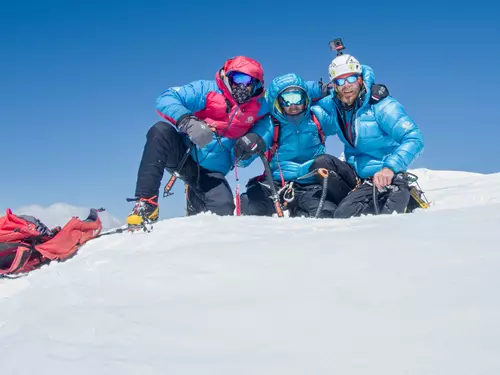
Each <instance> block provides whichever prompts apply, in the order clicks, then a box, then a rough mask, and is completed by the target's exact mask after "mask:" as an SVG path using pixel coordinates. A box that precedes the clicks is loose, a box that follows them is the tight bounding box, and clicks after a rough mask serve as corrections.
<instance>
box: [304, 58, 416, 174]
mask: <svg viewBox="0 0 500 375" xmlns="http://www.w3.org/2000/svg"><path fill="white" fill-rule="evenodd" d="M365 68H366V67H365V66H364V67H363V69H365ZM373 81H374V77H373V80H371V81H367V80H366V79H365V89H366V94H365V96H364V99H363V100H362V102H361V104H360V106H359V108H358V109H357V110H355V113H354V118H353V121H352V125H353V126H352V128H351V129H350V130H351V132H350V136H351V137H350V138H351V139H348V138H347V137H346V136H345V134H344V132H343V131H342V128H341V125H340V124H341V123H342V122H341V113H340V109H339V105H338V99H336V98H335V96H334V95H335V94H332V95H330V96H327V97H325V98H323V99H322V100H320V101H319V102H318V103H317V105H315V106H314V107H313V108H312V111H313V112H314V113H315V114H316V116H317V118H318V120H319V121H320V123H321V125H322V126H325V127H328V126H330V124H334V127H335V129H336V130H335V131H336V133H337V135H338V137H339V139H340V140H341V141H342V142H343V143H344V154H345V157H346V161H347V163H349V164H350V165H351V166H352V167H353V168H354V169H355V171H356V173H357V174H358V176H359V177H361V178H367V177H371V176H373V175H374V174H375V173H376V172H378V171H379V170H381V169H382V168H384V167H387V168H390V169H391V170H392V171H394V172H395V173H397V172H401V171H406V170H407V168H408V166H409V165H410V164H411V163H412V162H413V161H414V160H415V159H416V158H417V157H418V156H419V155H420V153H421V152H422V150H423V147H424V141H423V137H422V133H421V132H420V130H419V129H418V127H417V125H416V124H415V123H414V122H413V121H412V119H410V117H409V116H408V115H407V114H406V112H405V110H404V108H403V106H402V105H401V104H400V103H399V102H398V101H397V100H396V99H394V98H393V97H390V96H389V97H387V98H385V99H383V100H382V101H380V102H379V103H377V104H373V105H370V104H369V103H368V101H369V98H370V88H371V85H372V83H373Z"/></svg>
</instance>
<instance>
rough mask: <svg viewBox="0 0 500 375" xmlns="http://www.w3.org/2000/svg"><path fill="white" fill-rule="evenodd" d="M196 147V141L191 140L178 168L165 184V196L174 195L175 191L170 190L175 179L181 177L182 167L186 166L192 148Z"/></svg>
mask: <svg viewBox="0 0 500 375" xmlns="http://www.w3.org/2000/svg"><path fill="white" fill-rule="evenodd" d="M193 147H194V143H192V142H191V144H190V145H189V147H188V148H187V150H186V152H185V153H184V156H183V157H182V159H181V161H180V162H179V164H178V165H177V168H175V170H174V172H173V173H172V176H170V179H169V180H168V182H167V184H166V185H165V188H164V189H163V198H165V197H168V196H169V195H172V194H173V193H171V192H170V190H172V188H173V187H174V184H175V181H177V179H178V178H179V177H180V170H181V169H182V167H184V164H186V160H187V158H188V157H189V154H190V153H191V150H192V149H193Z"/></svg>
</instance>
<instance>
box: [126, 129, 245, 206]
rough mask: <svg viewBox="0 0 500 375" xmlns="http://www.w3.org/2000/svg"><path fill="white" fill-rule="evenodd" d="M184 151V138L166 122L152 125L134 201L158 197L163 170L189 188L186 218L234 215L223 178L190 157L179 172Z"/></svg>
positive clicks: (228, 191)
mask: <svg viewBox="0 0 500 375" xmlns="http://www.w3.org/2000/svg"><path fill="white" fill-rule="evenodd" d="M186 151H187V147H186V145H185V144H184V140H183V136H182V135H181V133H179V132H178V131H177V129H176V128H175V127H174V126H173V125H172V124H171V123H169V122H164V121H160V122H157V123H156V124H155V125H153V126H152V127H151V128H150V129H149V131H148V133H147V136H146V145H145V146H144V151H143V154H142V159H141V163H140V166H139V171H138V174H137V183H136V189H135V196H136V197H145V198H151V197H153V196H155V195H156V196H158V194H159V190H160V185H161V181H162V179H163V173H164V170H165V169H166V170H167V171H168V172H170V173H173V172H174V171H177V172H178V173H179V174H180V177H179V178H180V179H181V180H183V181H184V182H185V183H186V184H187V185H188V186H189V189H188V197H187V198H188V214H189V215H194V214H197V213H200V212H204V211H210V212H212V213H214V214H217V215H233V213H234V209H235V206H234V199H233V193H232V190H231V187H230V185H229V183H228V182H227V180H226V178H225V176H224V175H223V174H222V173H220V172H212V171H209V170H207V169H205V168H203V167H201V166H200V165H199V164H198V163H197V162H196V161H195V160H194V159H193V158H192V157H191V156H189V157H188V158H187V160H186V162H185V163H184V166H183V167H182V168H181V169H180V170H179V169H178V166H179V163H180V161H181V159H182V157H183V156H184V154H185V153H186Z"/></svg>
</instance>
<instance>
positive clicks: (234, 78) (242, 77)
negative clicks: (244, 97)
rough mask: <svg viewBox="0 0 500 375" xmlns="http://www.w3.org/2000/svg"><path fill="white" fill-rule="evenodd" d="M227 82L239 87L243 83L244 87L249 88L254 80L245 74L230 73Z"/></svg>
mask: <svg viewBox="0 0 500 375" xmlns="http://www.w3.org/2000/svg"><path fill="white" fill-rule="evenodd" d="M229 82H230V83H231V84H233V85H240V84H242V83H243V84H244V85H245V86H250V85H251V84H252V83H254V78H253V77H252V76H249V75H248V74H245V73H241V72H232V73H230V75H229Z"/></svg>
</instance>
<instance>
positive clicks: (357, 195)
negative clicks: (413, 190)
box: [334, 174, 410, 219]
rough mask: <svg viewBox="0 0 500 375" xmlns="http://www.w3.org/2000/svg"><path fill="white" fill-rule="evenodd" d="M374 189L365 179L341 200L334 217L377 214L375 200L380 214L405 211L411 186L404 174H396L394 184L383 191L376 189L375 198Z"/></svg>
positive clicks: (343, 217)
mask: <svg viewBox="0 0 500 375" xmlns="http://www.w3.org/2000/svg"><path fill="white" fill-rule="evenodd" d="M373 189H374V188H373V184H372V183H371V182H369V181H365V182H364V183H363V184H362V185H361V186H360V187H358V188H357V189H355V190H353V191H352V192H351V193H349V195H347V197H345V198H344V199H343V200H342V202H340V204H339V206H338V208H337V210H335V215H334V218H338V219H347V218H349V217H353V216H361V215H368V214H375V213H376V208H375V205H374V202H376V204H377V207H378V210H379V213H380V214H391V213H393V212H397V213H404V212H405V210H406V206H407V205H408V202H409V200H410V187H409V186H408V181H407V180H406V178H405V177H404V176H403V175H402V174H396V176H395V177H394V179H393V180H392V185H390V186H388V187H387V188H385V189H383V190H382V191H378V189H376V190H375V200H374V190H373Z"/></svg>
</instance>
